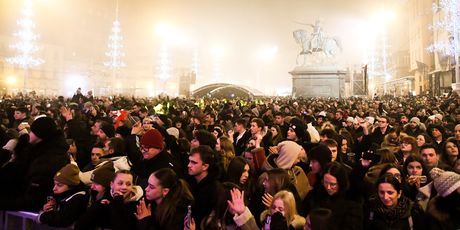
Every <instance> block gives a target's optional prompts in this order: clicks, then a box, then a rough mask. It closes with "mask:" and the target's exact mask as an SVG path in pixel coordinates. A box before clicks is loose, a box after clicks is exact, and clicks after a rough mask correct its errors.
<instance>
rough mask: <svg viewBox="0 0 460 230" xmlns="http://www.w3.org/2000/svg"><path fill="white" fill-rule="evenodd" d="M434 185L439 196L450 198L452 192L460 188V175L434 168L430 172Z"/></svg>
mask: <svg viewBox="0 0 460 230" xmlns="http://www.w3.org/2000/svg"><path fill="white" fill-rule="evenodd" d="M430 176H431V179H432V180H433V185H434V188H435V189H436V191H437V192H438V195H440V196H442V197H446V196H449V195H450V194H451V193H452V192H454V191H456V190H457V189H458V188H460V175H459V174H457V173H455V172H450V171H444V170H442V169H440V168H433V169H432V170H431V171H430Z"/></svg>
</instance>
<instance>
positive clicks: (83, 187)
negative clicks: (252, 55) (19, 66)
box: [0, 89, 460, 230]
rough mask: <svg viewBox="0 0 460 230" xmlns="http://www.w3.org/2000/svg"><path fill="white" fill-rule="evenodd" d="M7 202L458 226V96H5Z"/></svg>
mask: <svg viewBox="0 0 460 230" xmlns="http://www.w3.org/2000/svg"><path fill="white" fill-rule="evenodd" d="M0 119H1V123H0V126H1V127H0V145H1V150H0V166H1V168H0V181H1V183H2V184H3V186H2V189H0V210H9V211H31V212H36V213H38V215H37V218H36V222H37V223H38V224H42V225H48V226H52V227H69V228H73V229H98V228H103V229H113V230H116V229H180V230H186V229H192V230H193V229H248V230H249V229H250V230H252V229H264V230H269V229H272V230H278V229H314V230H317V229H318V230H319V229H373V230H374V229H459V228H460V174H459V173H460V157H459V147H460V97H459V96H457V95H456V94H455V93H452V94H449V95H447V96H442V97H431V96H408V97H381V98H379V97H374V98H372V99H366V98H359V97H352V98H346V99H337V98H296V99H294V98H285V97H279V98H278V97H271V98H260V99H237V98H232V99H213V98H200V99H194V98H169V97H155V98H137V97H122V96H115V97H93V96H92V94H91V92H88V94H87V95H84V94H83V93H82V92H81V90H80V89H78V90H77V92H76V93H75V95H74V96H73V97H72V98H64V97H43V96H37V95H35V94H33V93H32V94H28V95H23V94H18V95H15V96H8V95H3V96H2V97H1V98H0Z"/></svg>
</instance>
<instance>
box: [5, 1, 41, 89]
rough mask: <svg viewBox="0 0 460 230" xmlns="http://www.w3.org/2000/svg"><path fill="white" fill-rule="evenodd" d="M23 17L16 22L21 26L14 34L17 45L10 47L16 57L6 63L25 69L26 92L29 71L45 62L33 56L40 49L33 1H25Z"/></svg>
mask: <svg viewBox="0 0 460 230" xmlns="http://www.w3.org/2000/svg"><path fill="white" fill-rule="evenodd" d="M21 16H22V17H21V18H20V19H19V20H18V21H17V22H16V23H17V25H18V26H19V30H18V31H17V32H15V33H14V34H13V36H14V37H15V38H17V40H16V43H14V44H12V45H11V46H10V47H11V48H12V49H14V50H15V51H16V55H15V56H13V57H9V58H6V62H8V63H10V64H13V65H17V66H19V67H20V68H22V69H24V90H26V89H27V78H28V70H29V69H30V68H32V67H36V66H39V65H40V64H42V63H43V62H44V61H43V60H42V59H40V58H35V57H34V56H33V55H34V54H35V53H36V52H37V51H39V50H40V48H39V47H38V45H37V44H36V43H35V41H36V40H37V39H38V37H39V35H38V34H36V33H34V29H35V23H34V21H33V11H32V1H31V0H26V1H25V4H24V8H23V9H22V12H21Z"/></svg>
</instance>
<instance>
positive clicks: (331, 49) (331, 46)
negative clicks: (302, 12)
mask: <svg viewBox="0 0 460 230" xmlns="http://www.w3.org/2000/svg"><path fill="white" fill-rule="evenodd" d="M293 36H294V39H295V41H296V43H297V44H299V45H300V46H301V48H302V50H301V51H300V52H299V54H297V58H296V64H297V65H298V64H299V62H298V59H299V57H300V56H301V55H304V62H303V64H302V65H305V63H306V58H307V55H311V54H313V53H323V54H324V55H325V56H326V57H329V58H332V57H335V56H336V55H337V53H338V51H341V50H342V46H341V44H340V40H339V39H338V38H335V37H327V36H324V35H323V34H322V32H320V30H318V31H314V32H313V33H309V32H308V31H306V30H296V31H294V32H293Z"/></svg>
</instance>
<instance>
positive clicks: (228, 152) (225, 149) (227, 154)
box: [219, 136, 235, 171]
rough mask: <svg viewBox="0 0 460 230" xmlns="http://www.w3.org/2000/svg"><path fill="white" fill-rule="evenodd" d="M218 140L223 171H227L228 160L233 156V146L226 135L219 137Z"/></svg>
mask: <svg viewBox="0 0 460 230" xmlns="http://www.w3.org/2000/svg"><path fill="white" fill-rule="evenodd" d="M219 142H220V149H221V151H220V152H221V155H222V163H223V166H224V169H225V171H227V169H228V165H229V164H230V161H232V159H233V158H235V148H234V147H233V143H232V141H231V140H230V139H229V138H228V137H226V136H221V137H219Z"/></svg>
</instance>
